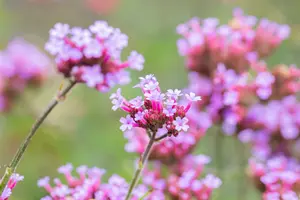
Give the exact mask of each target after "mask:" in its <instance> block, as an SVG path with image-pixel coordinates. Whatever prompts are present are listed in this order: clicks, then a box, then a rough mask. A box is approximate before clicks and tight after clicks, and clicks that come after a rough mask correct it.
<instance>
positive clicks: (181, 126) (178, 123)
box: [173, 117, 189, 132]
mask: <svg viewBox="0 0 300 200" xmlns="http://www.w3.org/2000/svg"><path fill="white" fill-rule="evenodd" d="M188 121H189V120H188V118H186V117H184V118H180V117H176V119H175V120H174V121H173V124H174V125H175V129H176V130H177V131H179V132H180V131H182V130H183V131H187V130H188V129H189V125H187V123H188Z"/></svg>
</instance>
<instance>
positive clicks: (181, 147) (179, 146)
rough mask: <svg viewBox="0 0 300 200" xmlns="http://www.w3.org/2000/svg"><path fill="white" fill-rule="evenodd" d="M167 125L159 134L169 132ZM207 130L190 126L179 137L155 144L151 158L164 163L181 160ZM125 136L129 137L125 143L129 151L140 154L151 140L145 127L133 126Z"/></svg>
mask: <svg viewBox="0 0 300 200" xmlns="http://www.w3.org/2000/svg"><path fill="white" fill-rule="evenodd" d="M167 131H168V130H167V129H166V128H165V127H163V128H161V129H159V133H158V135H163V134H165V133H167ZM204 134H205V131H204V130H203V129H202V130H201V129H197V130H195V129H193V128H190V129H189V131H188V132H187V133H184V134H179V135H178V136H177V137H169V138H166V139H164V140H161V141H160V142H157V143H155V144H154V147H153V149H152V151H151V154H150V156H149V160H154V161H161V162H162V163H164V164H172V163H176V162H180V161H181V160H182V159H183V158H184V157H185V156H187V155H189V154H190V153H191V152H192V151H193V150H194V147H196V145H197V144H198V142H199V140H200V139H201V138H202V137H203V136H204ZM124 137H125V138H126V139H128V143H127V144H126V145H125V150H126V151H127V152H135V153H138V154H139V155H142V153H143V152H144V151H145V148H146V146H147V144H148V142H149V137H148V136H147V134H146V132H145V130H144V129H141V128H133V129H132V130H130V131H126V132H125V133H124Z"/></svg>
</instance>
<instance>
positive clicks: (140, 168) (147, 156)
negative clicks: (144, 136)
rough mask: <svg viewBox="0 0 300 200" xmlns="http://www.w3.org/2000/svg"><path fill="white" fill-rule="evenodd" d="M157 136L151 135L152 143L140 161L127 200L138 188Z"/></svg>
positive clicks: (150, 142)
mask: <svg viewBox="0 0 300 200" xmlns="http://www.w3.org/2000/svg"><path fill="white" fill-rule="evenodd" d="M155 135H156V133H152V135H151V138H150V141H149V143H148V145H147V147H146V150H145V152H144V154H143V156H142V158H141V160H140V161H139V165H138V168H137V170H136V171H135V173H134V177H133V179H132V181H131V184H130V187H129V190H128V192H127V195H126V198H125V200H128V199H129V198H130V196H131V194H132V192H133V189H134V187H135V186H136V184H137V183H138V181H139V179H140V175H141V173H142V170H143V169H144V166H145V163H146V161H147V160H148V158H149V155H150V153H151V149H152V147H153V144H154V142H155Z"/></svg>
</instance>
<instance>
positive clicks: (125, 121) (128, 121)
mask: <svg viewBox="0 0 300 200" xmlns="http://www.w3.org/2000/svg"><path fill="white" fill-rule="evenodd" d="M120 122H121V123H122V125H121V127H120V129H121V130H122V131H126V130H131V129H132V127H133V125H134V123H135V122H134V120H133V119H132V117H130V115H127V116H126V118H124V117H122V118H121V119H120Z"/></svg>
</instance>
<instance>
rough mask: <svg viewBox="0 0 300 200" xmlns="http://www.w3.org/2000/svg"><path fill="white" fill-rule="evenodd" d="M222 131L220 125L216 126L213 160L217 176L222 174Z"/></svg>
mask: <svg viewBox="0 0 300 200" xmlns="http://www.w3.org/2000/svg"><path fill="white" fill-rule="evenodd" d="M223 142H224V141H223V133H222V129H221V127H218V131H217V133H216V135H215V161H216V168H217V172H218V174H219V176H221V175H222V170H223V156H222V151H223Z"/></svg>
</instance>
